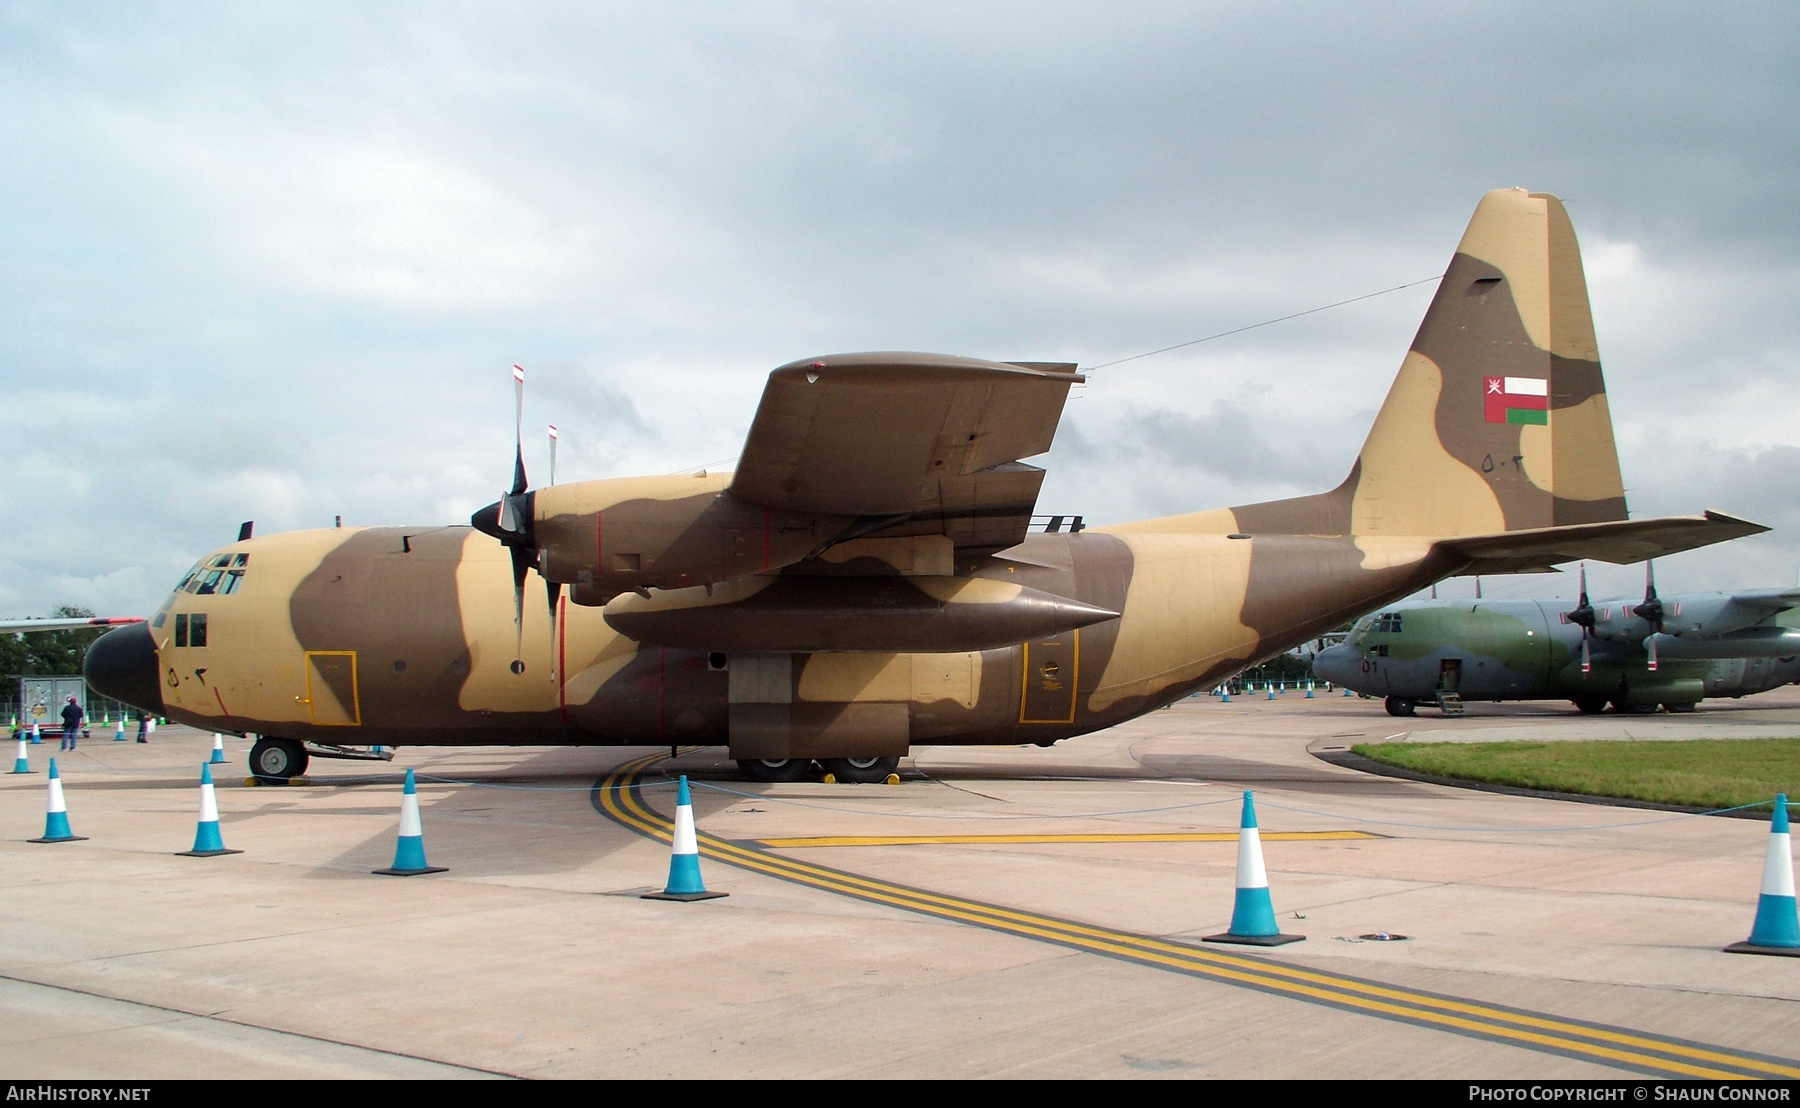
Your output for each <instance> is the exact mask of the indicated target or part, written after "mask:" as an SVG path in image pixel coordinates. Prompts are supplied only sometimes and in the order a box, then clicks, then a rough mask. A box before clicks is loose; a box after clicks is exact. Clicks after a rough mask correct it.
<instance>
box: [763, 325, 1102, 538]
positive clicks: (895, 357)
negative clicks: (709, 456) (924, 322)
mask: <svg viewBox="0 0 1800 1108" xmlns="http://www.w3.org/2000/svg"><path fill="white" fill-rule="evenodd" d="M1081 380H1083V378H1082V377H1081V376H1080V375H1078V374H1077V373H1076V372H1075V366H1074V365H1071V364H1060V363H1044V362H1020V363H1007V362H986V361H981V360H978V359H975V358H956V357H948V356H944V355H936V354H905V353H902V354H843V355H834V356H832V357H827V358H817V359H812V360H809V361H801V362H793V363H790V364H788V365H785V366H782V367H781V368H780V369H777V370H775V371H774V372H773V373H771V374H770V375H769V383H768V385H767V386H766V387H765V388H764V389H763V395H762V402H761V403H760V404H759V405H758V406H757V409H756V418H755V420H754V421H753V422H752V423H751V425H750V434H749V436H748V438H747V439H746V441H745V443H744V452H743V455H742V456H741V457H740V458H739V459H738V465H737V470H736V473H735V474H734V475H733V477H732V482H731V494H732V495H733V496H735V497H736V498H738V499H739V500H742V501H745V502H747V503H751V504H759V505H762V506H764V507H767V508H774V509H777V510H782V511H793V512H805V513H812V514H817V515H829V516H851V517H856V518H858V519H860V520H863V521H865V523H866V524H868V525H869V527H870V530H869V531H868V532H865V533H877V532H878V533H880V534H883V535H909V534H946V535H949V536H950V537H951V538H952V539H953V540H954V541H955V542H956V544H957V545H958V546H962V547H969V546H975V547H988V548H993V549H1000V548H1004V547H1007V546H1012V545H1014V544H1016V543H1018V542H1020V541H1022V540H1023V539H1024V537H1025V531H1026V528H1027V526H1028V525H1029V523H1030V521H1031V512H1032V509H1033V508H1034V507H1035V506H1036V504H1037V494H1038V488H1039V486H1040V485H1041V484H1042V483H1043V479H1044V471H1043V470H1041V469H1038V468H1037V467H1035V466H1029V465H1025V464H1023V463H1021V462H1020V461H1019V459H1021V458H1028V457H1031V456H1032V455H1034V454H1042V453H1043V452H1045V451H1046V450H1049V449H1050V441H1051V439H1052V438H1053V437H1054V436H1055V434H1056V425H1057V422H1058V421H1059V420H1060V419H1061V418H1062V410H1063V403H1064V402H1065V401H1066V400H1067V399H1068V395H1069V387H1070V386H1071V385H1074V384H1076V383H1077V382H1079V381H1081Z"/></svg>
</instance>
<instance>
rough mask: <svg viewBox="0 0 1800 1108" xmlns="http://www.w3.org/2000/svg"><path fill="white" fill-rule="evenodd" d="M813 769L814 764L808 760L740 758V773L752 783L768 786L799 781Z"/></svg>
mask: <svg viewBox="0 0 1800 1108" xmlns="http://www.w3.org/2000/svg"><path fill="white" fill-rule="evenodd" d="M810 769H812V762H811V761H810V760H809V759H806V758H739V759H738V772H740V773H742V774H743V775H744V776H745V777H748V778H749V779H750V780H752V781H762V782H764V783H766V784H781V783H783V782H788V781H799V780H801V779H803V778H804V777H805V776H806V773H807V771H808V770H810Z"/></svg>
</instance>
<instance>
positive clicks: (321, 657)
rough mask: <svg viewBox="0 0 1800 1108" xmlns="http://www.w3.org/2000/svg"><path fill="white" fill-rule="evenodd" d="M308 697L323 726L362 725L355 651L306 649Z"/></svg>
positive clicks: (319, 723) (309, 704)
mask: <svg viewBox="0 0 1800 1108" xmlns="http://www.w3.org/2000/svg"><path fill="white" fill-rule="evenodd" d="M306 701H307V706H308V707H309V708H310V709H311V711H312V721H313V723H314V724H316V725H318V726H320V727H360V726H362V705H361V704H360V703H359V702H358V699H357V690H356V651H354V650H308V651H307V652H306Z"/></svg>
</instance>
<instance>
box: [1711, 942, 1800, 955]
mask: <svg viewBox="0 0 1800 1108" xmlns="http://www.w3.org/2000/svg"><path fill="white" fill-rule="evenodd" d="M1725 953H1727V954H1774V955H1777V956H1779V957H1782V958H1800V946H1758V945H1756V944H1755V943H1750V942H1744V943H1732V944H1731V945H1730V946H1728V947H1726V948H1725Z"/></svg>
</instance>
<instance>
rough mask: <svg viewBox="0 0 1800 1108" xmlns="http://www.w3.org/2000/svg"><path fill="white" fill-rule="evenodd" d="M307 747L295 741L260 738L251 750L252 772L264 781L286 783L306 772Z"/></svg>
mask: <svg viewBox="0 0 1800 1108" xmlns="http://www.w3.org/2000/svg"><path fill="white" fill-rule="evenodd" d="M306 763H307V754H306V747H304V746H302V745H301V744H300V743H297V742H295V741H294V740H293V739H271V738H267V737H265V738H260V739H257V740H256V745H255V746H253V747H251V748H250V772H251V773H253V774H255V775H256V776H257V777H258V778H259V779H261V780H263V781H286V780H287V779H288V778H290V777H298V776H300V775H301V774H303V773H305V772H306Z"/></svg>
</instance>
